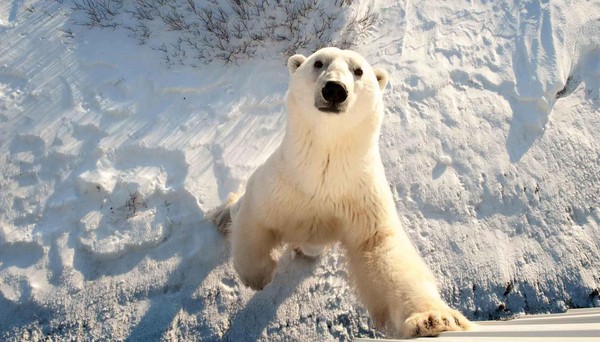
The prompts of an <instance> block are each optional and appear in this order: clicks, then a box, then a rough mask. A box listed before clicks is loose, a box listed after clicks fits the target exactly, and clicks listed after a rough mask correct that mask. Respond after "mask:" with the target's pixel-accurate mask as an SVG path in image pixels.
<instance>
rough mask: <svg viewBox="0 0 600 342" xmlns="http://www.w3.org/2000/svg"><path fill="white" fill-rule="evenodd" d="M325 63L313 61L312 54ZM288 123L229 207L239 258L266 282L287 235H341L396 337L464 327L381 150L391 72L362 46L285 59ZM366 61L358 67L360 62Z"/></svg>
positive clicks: (374, 311)
mask: <svg viewBox="0 0 600 342" xmlns="http://www.w3.org/2000/svg"><path fill="white" fill-rule="evenodd" d="M317 60H319V61H320V62H322V63H323V67H321V68H315V61H317ZM288 68H289V70H290V74H291V80H290V83H289V91H288V94H287V109H288V124H287V128H286V132H285V136H284V139H283V142H282V143H281V146H279V148H278V149H277V150H276V151H275V152H274V153H273V154H272V155H271V156H270V157H269V159H268V160H267V161H266V162H265V163H264V164H263V165H262V166H260V167H259V168H258V169H257V170H256V171H255V172H254V174H253V175H252V176H251V177H250V179H249V180H248V184H247V186H246V191H245V193H244V195H243V196H242V197H241V198H240V199H239V201H237V202H235V203H234V201H230V204H228V205H226V206H229V207H231V218H232V222H231V229H230V230H231V242H232V255H233V264H234V267H235V269H236V271H237V272H238V274H239V276H240V278H241V279H242V281H243V282H244V283H245V284H246V285H248V286H250V287H252V288H253V289H257V290H260V289H262V288H263V287H264V286H266V285H267V284H268V283H269V282H270V281H271V278H272V275H273V271H274V269H275V266H276V260H274V258H273V256H272V254H271V252H272V251H273V249H274V248H275V247H276V246H277V245H279V244H281V243H289V244H292V245H293V246H299V248H300V249H301V250H302V252H304V254H306V255H309V256H314V255H317V254H318V253H319V252H320V251H321V250H322V249H323V247H324V246H326V245H327V244H330V243H333V242H338V241H340V242H341V243H342V245H343V247H344V248H345V250H346V253H347V260H348V263H349V267H350V274H351V277H352V280H353V282H354V283H355V285H356V288H357V290H358V293H359V295H360V297H361V299H362V300H363V302H364V303H365V305H366V306H367V307H368V309H369V311H370V314H371V316H372V317H373V319H374V320H375V322H376V323H377V324H378V325H379V326H381V327H385V328H387V329H389V330H390V331H391V333H392V334H393V335H394V336H402V337H410V336H418V335H437V334H439V333H440V332H441V331H444V330H462V329H465V328H467V327H468V326H469V321H468V320H467V319H466V318H465V317H463V316H462V315H461V314H460V313H459V312H457V311H455V310H452V309H451V308H449V307H448V306H447V305H446V304H445V303H444V302H443V301H442V300H441V298H440V296H439V294H438V290H437V287H436V283H435V279H434V277H433V275H432V273H431V272H430V271H429V269H428V267H427V265H426V264H425V262H424V261H423V259H422V258H421V257H420V256H419V254H418V253H417V251H416V249H415V248H414V246H413V245H412V243H411V242H410V240H409V239H408V236H407V235H406V233H405V232H404V231H403V229H402V228H401V225H400V221H399V219H398V215H397V213H396V207H395V204H394V201H393V198H392V194H391V191H390V189H389V185H388V182H387V180H386V177H385V173H384V170H383V165H382V163H381V158H380V155H379V148H378V139H379V130H380V126H381V121H382V117H383V100H382V90H383V89H384V88H385V86H386V84H387V79H388V76H387V73H386V72H385V71H383V70H379V69H373V68H372V67H371V66H370V65H369V64H368V63H367V62H366V61H365V59H364V58H363V57H362V56H360V55H359V54H357V53H355V52H353V51H348V50H339V49H336V48H324V49H321V50H319V51H317V52H316V53H314V54H313V55H311V56H309V57H308V58H306V57H304V56H301V55H295V56H292V57H291V58H290V59H289V61H288ZM356 68H361V69H362V71H363V74H362V76H356V75H355V74H354V70H355V69H356ZM332 80H333V81H337V82H341V83H343V84H344V85H345V86H346V89H347V90H348V99H347V100H346V101H347V107H346V110H345V111H344V112H343V113H339V114H333V113H325V112H321V111H319V110H318V109H317V108H316V107H315V104H314V103H315V96H319V94H320V93H319V92H320V91H321V89H322V87H323V86H324V84H325V82H327V81H332Z"/></svg>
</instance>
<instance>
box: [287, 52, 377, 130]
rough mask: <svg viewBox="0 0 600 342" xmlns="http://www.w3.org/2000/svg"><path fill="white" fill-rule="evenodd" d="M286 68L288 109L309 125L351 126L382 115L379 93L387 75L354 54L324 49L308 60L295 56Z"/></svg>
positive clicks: (301, 56)
mask: <svg viewBox="0 0 600 342" xmlns="http://www.w3.org/2000/svg"><path fill="white" fill-rule="evenodd" d="M287 66H288V69H289V71H290V75H291V79H290V84H289V90H288V95H287V97H288V98H287V101H288V109H289V110H290V111H294V112H299V115H303V116H304V119H305V120H308V122H309V123H312V124H321V123H324V122H331V121H334V122H335V124H336V125H342V126H354V125H357V124H359V123H360V122H362V121H364V119H365V118H366V117H367V116H374V115H377V114H381V113H382V112H383V107H382V96H381V92H382V90H383V89H384V88H385V86H386V85H387V82H388V74H387V72H385V71H384V70H382V69H379V68H373V67H371V65H370V64H369V63H368V62H367V61H366V60H365V59H364V58H363V57H362V56H361V55H360V54H358V53H356V52H354V51H350V50H340V49H338V48H334V47H327V48H323V49H320V50H318V51H317V52H315V53H313V54H312V55H310V56H309V57H308V58H307V57H305V56H303V55H294V56H292V57H290V58H289V59H288V63H287ZM290 107H291V108H290ZM339 128H342V127H339Z"/></svg>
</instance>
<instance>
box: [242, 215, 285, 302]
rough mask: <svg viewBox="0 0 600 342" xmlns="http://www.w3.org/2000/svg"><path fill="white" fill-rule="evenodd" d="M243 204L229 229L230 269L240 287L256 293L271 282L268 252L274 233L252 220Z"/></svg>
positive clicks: (272, 264)
mask: <svg viewBox="0 0 600 342" xmlns="http://www.w3.org/2000/svg"><path fill="white" fill-rule="evenodd" d="M245 204H246V203H243V204H242V207H241V208H240V211H239V213H238V214H237V215H236V219H235V220H233V222H232V227H231V249H232V257H233V267H234V268H235V270H236V272H237V273H238V275H239V277H240V279H241V280H242V282H243V283H244V285H246V286H249V287H251V288H252V289H254V290H257V291H259V290H262V289H263V288H264V287H265V286H266V285H267V284H269V283H270V282H271V279H272V278H273V272H274V271H275V267H276V266H277V263H276V261H275V260H274V259H273V256H272V255H271V252H272V251H273V248H274V247H275V246H276V244H277V243H278V239H277V234H276V233H275V232H274V231H272V230H270V229H268V228H266V227H265V226H264V225H262V224H260V223H258V222H257V221H256V220H255V219H254V218H253V217H252V215H251V212H250V211H249V210H248V208H247V207H246V206H245Z"/></svg>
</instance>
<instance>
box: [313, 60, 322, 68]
mask: <svg viewBox="0 0 600 342" xmlns="http://www.w3.org/2000/svg"><path fill="white" fill-rule="evenodd" d="M321 67H323V62H321V61H316V62H315V68H317V69H320V68H321Z"/></svg>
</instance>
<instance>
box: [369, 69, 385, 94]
mask: <svg viewBox="0 0 600 342" xmlns="http://www.w3.org/2000/svg"><path fill="white" fill-rule="evenodd" d="M373 72H375V77H377V83H379V89H381V90H383V89H384V88H385V86H386V85H387V84H388V80H389V76H388V73H387V71H385V70H383V69H379V68H375V69H373Z"/></svg>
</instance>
